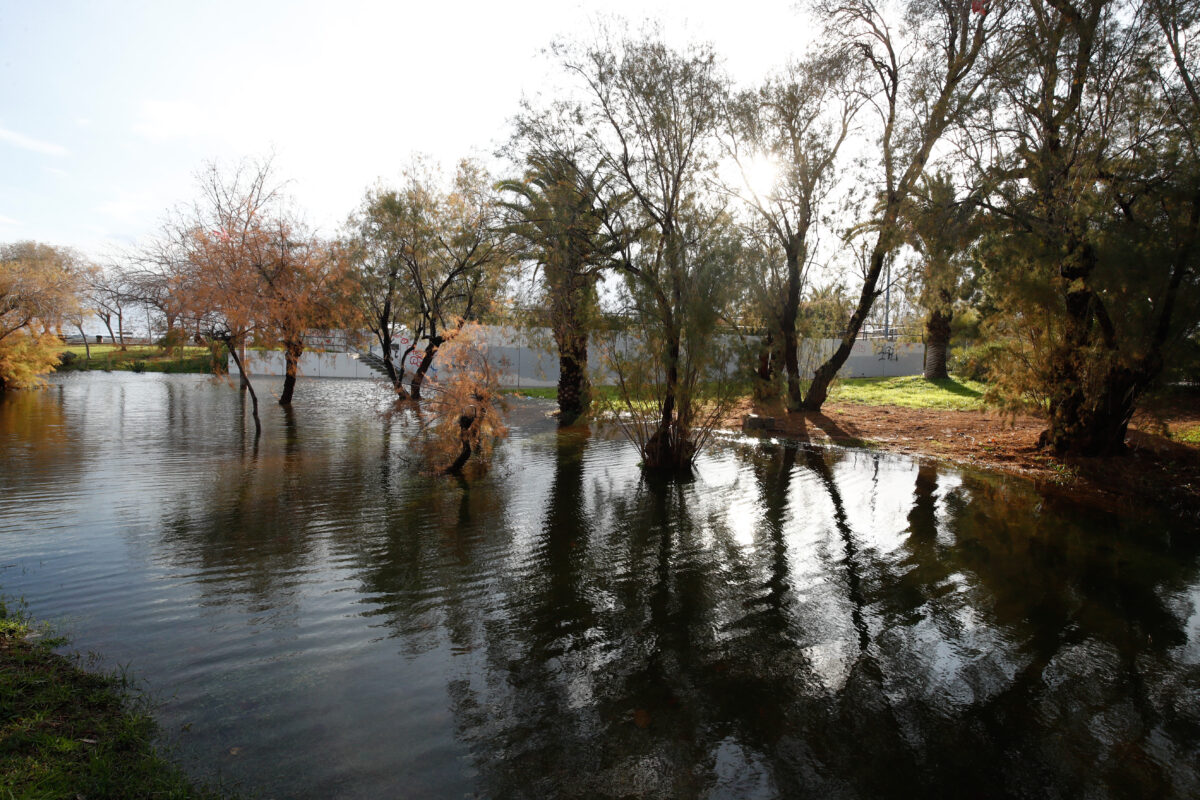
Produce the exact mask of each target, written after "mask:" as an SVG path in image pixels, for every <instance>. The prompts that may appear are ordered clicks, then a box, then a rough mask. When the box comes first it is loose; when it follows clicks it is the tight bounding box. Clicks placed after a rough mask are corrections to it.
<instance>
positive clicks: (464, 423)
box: [445, 407, 480, 475]
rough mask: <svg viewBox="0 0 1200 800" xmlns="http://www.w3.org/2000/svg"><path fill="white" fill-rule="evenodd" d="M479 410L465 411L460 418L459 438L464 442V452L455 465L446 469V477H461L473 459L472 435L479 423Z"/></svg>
mask: <svg viewBox="0 0 1200 800" xmlns="http://www.w3.org/2000/svg"><path fill="white" fill-rule="evenodd" d="M479 417H480V414H479V410H478V409H476V408H474V407H472V408H471V409H470V410H469V411H465V412H463V413H462V414H460V415H459V417H458V436H459V441H461V442H462V450H460V451H459V453H458V457H457V458H455V459H454V463H452V464H451V465H450V466H448V467H446V469H445V474H446V475H459V474H461V473H462V468H463V467H464V466H466V463H467V461H468V460H470V458H471V452H472V451H471V433H472V428H474V427H475V424H476V423H477V422H478V421H479Z"/></svg>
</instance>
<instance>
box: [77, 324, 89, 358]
mask: <svg viewBox="0 0 1200 800" xmlns="http://www.w3.org/2000/svg"><path fill="white" fill-rule="evenodd" d="M76 327H78V328H79V335H80V337H81V338H82V339H83V352H84V357H85V358H86V359H87V360H88V361H91V360H92V347H91V345H89V344H88V338H87V334H86V333H84V332H83V326H82V325H78V326H76Z"/></svg>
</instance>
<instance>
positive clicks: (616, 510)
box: [0, 373, 1200, 798]
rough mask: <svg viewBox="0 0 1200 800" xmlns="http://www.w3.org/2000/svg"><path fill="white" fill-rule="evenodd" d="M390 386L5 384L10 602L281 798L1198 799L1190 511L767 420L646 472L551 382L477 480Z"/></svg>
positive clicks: (518, 415) (183, 748) (1, 531)
mask: <svg viewBox="0 0 1200 800" xmlns="http://www.w3.org/2000/svg"><path fill="white" fill-rule="evenodd" d="M270 391H271V387H270V386H267V385H264V386H263V387H261V388H260V393H261V394H263V395H269V394H270ZM276 391H277V387H276ZM385 403H386V392H385V391H383V390H382V389H381V388H380V387H379V386H377V385H375V384H373V383H369V382H354V381H335V380H325V381H320V380H302V381H301V383H300V385H299V387H298V391H297V400H296V404H295V409H294V411H293V412H292V413H290V414H287V413H285V412H284V411H282V410H281V409H279V408H278V407H277V406H275V405H273V404H272V403H271V402H270V397H269V396H268V397H267V398H266V400H265V402H264V404H263V417H264V424H265V430H264V433H263V437H262V440H261V442H260V443H259V445H258V446H257V448H255V447H254V446H253V443H252V441H253V440H252V437H251V436H247V435H246V430H247V429H246V424H245V420H247V419H248V417H247V416H244V415H243V413H242V412H243V410H244V406H243V399H242V394H241V393H240V392H239V391H237V390H236V389H234V388H232V387H230V386H228V385H226V384H223V383H220V382H213V381H211V380H209V379H207V378H204V377H201V376H162V375H134V374H128V373H125V374H120V373H114V374H104V373H83V374H73V375H68V376H63V377H61V378H56V379H54V381H53V382H52V385H51V386H50V387H49V388H48V389H47V390H45V391H42V392H35V393H18V394H11V395H10V396H7V397H3V398H0V591H3V592H4V593H5V594H6V595H8V596H10V597H11V596H16V597H23V598H24V599H25V600H26V601H27V603H28V606H29V610H30V612H31V613H32V614H33V615H34V616H36V617H38V618H41V619H48V620H51V621H52V622H53V623H54V624H55V625H56V626H57V627H58V628H59V629H60V630H65V631H67V632H68V633H70V634H71V635H72V636H73V647H75V648H77V649H79V650H81V651H84V652H87V651H96V652H98V653H100V654H102V656H103V659H102V664H103V665H104V666H107V667H110V668H112V667H119V666H127V667H128V668H129V669H130V670H131V671H132V673H133V674H134V675H136V676H137V677H138V678H139V679H140V680H141V681H142V683H143V685H144V686H146V688H147V689H148V690H149V691H150V692H151V693H152V695H153V696H155V697H156V698H158V699H159V700H161V702H162V705H161V707H160V709H159V711H158V717H159V719H160V721H161V723H162V727H163V731H164V733H165V736H166V739H167V740H168V741H169V742H170V744H171V745H173V746H174V747H175V748H176V751H175V752H176V757H177V758H178V759H179V760H180V761H181V763H183V764H184V766H185V768H186V769H187V770H188V771H189V772H190V773H192V774H194V775H196V776H199V777H202V778H218V777H219V778H220V779H222V780H224V781H226V782H229V783H233V784H234V785H235V786H236V787H240V788H241V789H243V790H245V791H248V792H251V793H257V794H258V795H259V796H262V797H279V798H282V797H307V798H328V797H350V798H384V797H406V798H424V797H455V798H461V797H490V798H526V797H527V798H547V797H705V798H710V797H711V798H766V797H787V798H795V797H807V796H813V797H835V798H836V797H846V798H875V797H913V796H922V797H1009V796H1014V797H1015V796H1026V797H1092V798H1102V797H1178V798H1186V797H1200V542H1198V541H1197V540H1198V538H1200V537H1198V536H1197V532H1196V531H1195V530H1194V529H1193V528H1192V527H1191V526H1189V525H1188V524H1185V523H1183V522H1179V521H1172V520H1170V519H1167V518H1162V517H1158V516H1154V515H1153V514H1152V513H1150V511H1147V512H1146V513H1144V514H1141V515H1136V516H1135V515H1114V514H1113V513H1110V512H1103V511H1099V510H1093V509H1089V508H1086V507H1082V506H1077V505H1073V504H1071V503H1070V502H1069V501H1066V500H1063V499H1061V498H1060V499H1053V498H1047V497H1042V496H1039V495H1038V493H1037V492H1035V491H1034V490H1033V489H1032V488H1031V487H1030V486H1028V485H1027V484H1025V483H1022V482H1020V481H1016V480H1009V479H1004V478H998V477H995V476H986V475H977V474H971V473H963V472H960V471H957V470H954V469H950V468H947V467H944V466H933V465H930V464H922V463H919V462H915V461H913V460H910V459H907V458H902V457H896V456H890V455H881V454H876V453H872V452H866V451H860V450H845V449H833V450H828V449H820V448H815V447H811V446H806V445H794V444H791V445H789V444H786V443H777V442H771V441H768V440H758V439H751V438H746V437H742V436H730V437H727V438H725V439H723V440H720V441H718V442H717V443H716V444H715V445H714V446H713V447H712V448H711V449H710V450H709V451H708V452H706V454H705V455H704V456H703V457H702V458H701V460H700V463H699V467H698V470H697V473H696V476H695V478H694V479H693V480H692V481H690V482H686V483H656V482H650V481H647V480H644V479H643V478H642V477H641V474H640V471H639V469H638V466H637V456H636V453H635V452H634V451H633V449H632V447H631V446H630V445H629V444H628V443H627V442H626V441H624V440H623V439H621V438H619V437H609V436H605V435H602V434H601V433H600V432H590V433H589V432H588V431H587V430H573V431H569V432H561V433H560V432H558V431H556V429H555V427H554V424H553V422H552V421H551V420H548V419H547V418H546V416H545V412H546V411H547V410H549V409H550V408H551V407H550V406H549V405H548V404H545V403H541V402H536V401H525V402H523V403H519V404H518V405H517V406H516V407H515V408H514V410H513V422H512V429H513V430H512V436H511V438H510V439H509V440H508V441H507V442H506V443H505V444H504V445H503V446H502V447H500V448H499V449H498V451H497V461H496V465H495V467H494V469H493V470H492V471H491V472H490V473H489V474H488V475H487V476H486V477H483V478H480V479H476V480H473V481H471V482H470V483H469V484H467V483H461V482H458V481H455V480H452V479H445V478H430V477H426V476H422V475H421V474H420V473H419V471H418V470H416V469H415V467H414V465H413V464H412V462H411V458H410V453H409V448H408V447H407V445H406V437H407V432H406V428H405V422H404V420H403V419H402V418H399V417H397V418H393V419H392V420H391V421H385V420H383V419H382V418H381V417H380V416H379V415H378V410H379V409H380V408H381V407H382V406H383V405H384V404H385Z"/></svg>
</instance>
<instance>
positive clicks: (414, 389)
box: [408, 334, 446, 400]
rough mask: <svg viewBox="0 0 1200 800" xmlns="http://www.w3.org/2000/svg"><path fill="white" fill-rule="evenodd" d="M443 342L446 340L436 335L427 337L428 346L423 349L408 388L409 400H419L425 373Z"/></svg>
mask: <svg viewBox="0 0 1200 800" xmlns="http://www.w3.org/2000/svg"><path fill="white" fill-rule="evenodd" d="M444 341H446V340H445V339H443V338H442V337H441V336H438V335H436V334H434V335H432V336H430V337H429V346H428V347H426V348H425V356H424V357H423V358H422V359H421V365H420V366H419V367H417V371H416V374H414V375H413V379H412V383H411V384H409V387H408V394H409V397H410V398H411V399H413V400H420V399H421V384H423V383H424V382H425V373H427V372H428V371H429V366H430V365H431V364H432V363H433V357H434V356H436V355H437V351H438V348H439V347H441V346H442V342H444Z"/></svg>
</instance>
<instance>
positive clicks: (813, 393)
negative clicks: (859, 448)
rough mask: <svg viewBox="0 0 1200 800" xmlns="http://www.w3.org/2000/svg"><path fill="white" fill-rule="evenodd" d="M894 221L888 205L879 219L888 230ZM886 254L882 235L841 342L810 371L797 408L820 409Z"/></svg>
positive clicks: (864, 311) (864, 313)
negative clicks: (805, 391)
mask: <svg viewBox="0 0 1200 800" xmlns="http://www.w3.org/2000/svg"><path fill="white" fill-rule="evenodd" d="M895 222H896V213H895V211H894V210H892V209H890V208H889V209H888V210H887V211H886V212H885V213H884V218H883V220H882V222H881V223H880V225H881V227H882V228H883V230H891V228H892V226H893V225H894V224H895ZM886 258H887V248H885V247H884V243H883V239H882V236H881V237H880V240H879V241H878V242H876V243H875V250H874V251H873V252H872V253H871V266H870V269H868V270H867V274H866V278H865V279H864V280H863V288H862V294H860V295H859V297H858V305H857V306H856V307H855V309H854V313H853V314H851V315H850V322H849V324H848V325H847V326H846V333H845V334H843V336H842V341H841V344H839V345H838V348H837V349H836V350H834V351H833V355H831V356H830V357H829V358H828V359H827V360H826V361H825V363H824V364H822V365H821V366H819V367H817V370H816V372H815V373H813V379H812V383H811V384H810V385H809V387H808V394H807V395H806V396H805V398H804V402H803V403H801V404H800V409H801V410H804V411H820V410H821V406H822V405H824V403H825V399H826V398H827V397H829V385H830V384H831V383H833V379H834V378H835V377H837V374H838V370H840V369H841V368H842V365H843V364H845V363H846V359H847V358H849V357H850V351H851V350H852V349H853V348H854V340H855V339H857V338H858V332H859V331H860V330H862V325H863V322H865V321H866V319H867V314H869V313H870V311H871V305H872V304H873V303H874V302H875V298H876V297H878V296H879V292H878V291H877V290H876V289H875V287H876V285H877V284H878V283H879V276H880V274H882V272H883V262H884V259H886Z"/></svg>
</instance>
